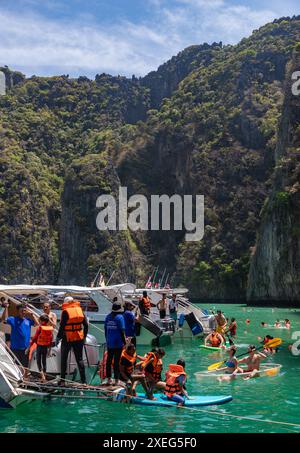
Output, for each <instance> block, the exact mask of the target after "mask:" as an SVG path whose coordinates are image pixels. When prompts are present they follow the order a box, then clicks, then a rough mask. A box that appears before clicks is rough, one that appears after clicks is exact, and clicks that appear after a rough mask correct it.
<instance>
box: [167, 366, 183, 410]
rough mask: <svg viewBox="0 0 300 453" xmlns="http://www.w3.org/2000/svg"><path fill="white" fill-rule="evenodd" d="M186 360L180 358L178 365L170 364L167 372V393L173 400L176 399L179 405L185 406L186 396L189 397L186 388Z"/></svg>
mask: <svg viewBox="0 0 300 453" xmlns="http://www.w3.org/2000/svg"><path fill="white" fill-rule="evenodd" d="M184 369H185V361H184V360H181V359H180V360H178V361H177V364H176V365H173V364H170V365H169V370H168V371H167V372H166V386H165V392H164V393H165V395H166V396H167V398H168V399H169V400H171V401H175V403H177V406H183V405H184V403H185V398H188V394H187V391H186V389H185V383H186V373H185V371H184Z"/></svg>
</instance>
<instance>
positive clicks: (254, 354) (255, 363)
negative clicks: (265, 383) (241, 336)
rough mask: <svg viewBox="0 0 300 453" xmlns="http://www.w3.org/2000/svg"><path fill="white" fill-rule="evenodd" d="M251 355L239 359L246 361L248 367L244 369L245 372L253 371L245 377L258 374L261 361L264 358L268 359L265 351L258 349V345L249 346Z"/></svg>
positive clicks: (241, 361) (240, 361)
mask: <svg viewBox="0 0 300 453" xmlns="http://www.w3.org/2000/svg"><path fill="white" fill-rule="evenodd" d="M248 352H249V355H248V356H247V357H244V358H243V359H240V360H238V363H239V364H240V363H245V364H246V365H247V368H246V369H245V370H244V369H243V372H244V373H251V374H250V375H249V376H247V377H246V378H245V379H250V378H252V377H253V376H255V375H256V374H257V372H258V371H259V368H260V362H261V360H263V359H266V358H267V356H266V354H264V353H263V352H260V351H257V350H256V346H254V345H249V347H248Z"/></svg>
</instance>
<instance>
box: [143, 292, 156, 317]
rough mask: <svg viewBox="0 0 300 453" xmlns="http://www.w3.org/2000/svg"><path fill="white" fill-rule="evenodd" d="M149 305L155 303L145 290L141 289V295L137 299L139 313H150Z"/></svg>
mask: <svg viewBox="0 0 300 453" xmlns="http://www.w3.org/2000/svg"><path fill="white" fill-rule="evenodd" d="M151 307H155V305H154V304H153V303H152V302H151V299H150V297H149V296H148V293H147V291H143V297H141V299H140V301H139V309H140V312H141V315H148V316H149V315H150V311H151Z"/></svg>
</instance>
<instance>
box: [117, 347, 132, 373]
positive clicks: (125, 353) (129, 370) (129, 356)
mask: <svg viewBox="0 0 300 453" xmlns="http://www.w3.org/2000/svg"><path fill="white" fill-rule="evenodd" d="M122 358H124V359H126V360H128V362H129V363H130V365H128V366H125V367H124V368H125V371H126V374H128V375H130V374H132V372H133V369H134V365H135V362H136V352H135V353H134V354H133V356H131V355H129V354H128V353H127V351H126V349H123V351H122V354H121V358H120V362H121V359H122ZM123 366H124V365H123Z"/></svg>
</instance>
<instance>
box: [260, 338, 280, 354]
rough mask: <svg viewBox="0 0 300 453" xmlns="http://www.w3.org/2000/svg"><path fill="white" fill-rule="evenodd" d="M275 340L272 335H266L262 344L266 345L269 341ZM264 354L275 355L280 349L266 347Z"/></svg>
mask: <svg viewBox="0 0 300 453" xmlns="http://www.w3.org/2000/svg"><path fill="white" fill-rule="evenodd" d="M273 339H274V337H272V335H266V336H265V337H264V338H263V341H262V344H263V345H265V344H266V343H269V341H271V340H273ZM263 352H264V353H265V354H266V355H270V354H275V353H276V352H278V348H270V347H264V349H263Z"/></svg>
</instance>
